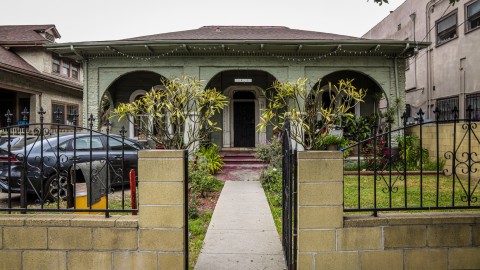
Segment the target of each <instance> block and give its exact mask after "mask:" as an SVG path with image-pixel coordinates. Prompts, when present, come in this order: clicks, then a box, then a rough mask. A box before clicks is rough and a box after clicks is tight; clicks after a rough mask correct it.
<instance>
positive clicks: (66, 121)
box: [50, 100, 80, 125]
mask: <svg viewBox="0 0 480 270" xmlns="http://www.w3.org/2000/svg"><path fill="white" fill-rule="evenodd" d="M54 105H56V106H63V115H62V120H61V121H60V124H61V125H73V123H71V122H70V121H69V119H68V116H69V110H68V109H69V106H71V107H75V108H76V110H77V114H79V113H80V106H79V105H78V104H75V103H68V102H62V101H58V100H52V104H51V106H50V108H51V109H52V121H51V122H52V123H53V124H56V120H55V114H54V112H55V110H54V109H53V106H54ZM77 125H79V124H78V123H77Z"/></svg>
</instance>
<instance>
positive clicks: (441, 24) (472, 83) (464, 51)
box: [363, 0, 480, 120]
mask: <svg viewBox="0 0 480 270" xmlns="http://www.w3.org/2000/svg"><path fill="white" fill-rule="evenodd" d="M479 28H480V1H479V0H473V1H467V0H461V1H459V2H457V3H456V4H455V5H453V6H452V5H451V4H450V3H449V1H448V0H406V1H405V2H404V3H403V4H402V5H401V6H399V7H398V8H397V9H396V10H395V11H393V12H392V13H391V14H390V15H389V16H387V17H386V18H385V19H384V20H382V21H381V22H380V23H378V24H377V25H376V26H375V27H373V28H372V29H371V30H370V31H368V32H367V33H366V34H365V35H364V36H363V37H364V38H369V39H372V38H373V39H397V40H405V41H411V42H410V46H412V47H414V48H415V47H416V42H424V41H427V42H431V45H430V46H429V48H428V49H427V50H423V51H420V52H418V53H416V54H415V55H414V56H412V57H410V58H409V59H408V60H407V61H406V72H405V76H406V88H405V90H406V104H407V105H409V106H410V107H411V116H412V117H415V116H416V115H415V112H416V111H417V110H418V109H420V108H422V109H423V110H424V111H426V115H425V117H426V118H427V119H434V118H435V115H434V113H433V111H434V110H435V108H436V107H438V108H439V109H441V110H443V111H451V110H452V109H453V108H454V107H455V106H456V107H458V109H459V117H460V118H463V117H466V109H467V108H468V106H469V105H471V106H472V108H473V116H474V117H475V118H476V119H480V76H478V75H479V74H480V67H479V65H478V63H479V62H480V53H478V44H480V31H477V30H478V29H479ZM407 107H408V106H407ZM407 110H408V109H407ZM452 115H453V114H451V113H442V114H440V115H439V118H440V119H447V120H448V119H450V118H451V117H452Z"/></svg>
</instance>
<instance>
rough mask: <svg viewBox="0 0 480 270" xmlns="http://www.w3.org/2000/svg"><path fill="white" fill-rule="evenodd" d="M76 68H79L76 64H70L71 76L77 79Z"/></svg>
mask: <svg viewBox="0 0 480 270" xmlns="http://www.w3.org/2000/svg"><path fill="white" fill-rule="evenodd" d="M78 70H79V68H78V65H76V64H72V78H74V79H77V80H78Z"/></svg>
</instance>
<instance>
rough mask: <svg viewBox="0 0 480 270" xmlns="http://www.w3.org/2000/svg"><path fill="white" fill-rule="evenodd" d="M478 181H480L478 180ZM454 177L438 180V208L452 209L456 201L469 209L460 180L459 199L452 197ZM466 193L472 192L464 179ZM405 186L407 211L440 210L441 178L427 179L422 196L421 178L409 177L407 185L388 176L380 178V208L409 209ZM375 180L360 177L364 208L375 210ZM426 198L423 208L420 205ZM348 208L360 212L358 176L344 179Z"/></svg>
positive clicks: (397, 177)
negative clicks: (411, 208)
mask: <svg viewBox="0 0 480 270" xmlns="http://www.w3.org/2000/svg"><path fill="white" fill-rule="evenodd" d="M477 181H478V179H477ZM452 182H453V181H452V177H451V176H450V177H449V176H444V175H441V176H440V177H439V179H438V206H439V207H450V206H452V197H454V200H455V206H467V205H468V204H467V203H466V202H464V201H462V196H465V194H466V193H465V192H464V190H463V188H462V186H461V184H460V181H459V180H458V179H457V180H456V181H455V196H452ZM461 182H462V183H463V185H464V187H465V189H468V182H467V180H466V179H462V180H461ZM405 183H406V189H407V192H406V195H407V204H406V206H407V207H421V206H422V205H423V207H436V206H437V176H436V175H424V176H423V179H422V188H423V193H422V195H420V184H421V182H420V176H419V175H407V181H406V182H405V181H404V179H403V175H393V176H392V177H391V178H390V177H389V176H388V175H384V176H380V175H377V188H376V190H377V192H376V196H377V208H392V207H397V208H398V207H405ZM475 183H476V182H475V181H473V180H472V184H471V189H473V188H474V186H475ZM388 186H392V187H393V188H392V190H393V191H394V192H391V193H390V192H389V189H388ZM473 195H474V196H475V195H476V197H480V190H478V188H477V190H476V191H475V193H473ZM373 198H374V176H373V175H369V176H361V177H360V203H361V205H360V206H361V208H373V207H374V203H373V202H374V199H373ZM420 198H422V205H421V203H420ZM471 205H474V206H480V200H479V201H477V202H472V203H471ZM344 207H345V209H349V208H358V176H357V175H345V176H344Z"/></svg>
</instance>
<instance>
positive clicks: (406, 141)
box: [397, 135, 429, 169]
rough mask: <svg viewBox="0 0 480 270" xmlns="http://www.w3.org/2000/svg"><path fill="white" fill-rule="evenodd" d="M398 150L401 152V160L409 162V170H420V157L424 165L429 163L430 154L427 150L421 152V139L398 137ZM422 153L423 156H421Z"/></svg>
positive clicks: (410, 136)
mask: <svg viewBox="0 0 480 270" xmlns="http://www.w3.org/2000/svg"><path fill="white" fill-rule="evenodd" d="M397 141H398V149H399V151H400V159H401V160H405V159H406V160H407V164H406V165H407V167H408V168H415V169H417V168H420V157H422V160H423V164H426V163H427V162H428V158H429V154H428V150H427V149H426V148H423V150H422V151H420V149H422V148H421V146H420V139H419V138H418V137H417V136H416V135H407V136H405V138H404V137H398V138H397ZM420 152H422V153H421V155H420Z"/></svg>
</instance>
